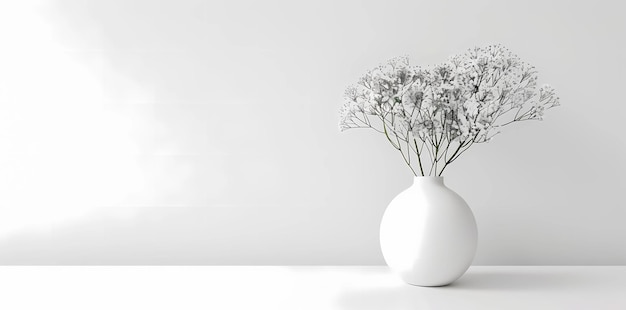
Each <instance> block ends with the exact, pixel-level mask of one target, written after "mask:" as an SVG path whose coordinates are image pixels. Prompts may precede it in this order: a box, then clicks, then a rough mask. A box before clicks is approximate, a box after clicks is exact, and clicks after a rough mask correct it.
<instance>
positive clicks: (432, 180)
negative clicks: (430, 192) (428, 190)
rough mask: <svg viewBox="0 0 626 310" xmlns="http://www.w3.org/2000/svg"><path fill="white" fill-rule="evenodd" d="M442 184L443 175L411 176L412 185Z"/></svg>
mask: <svg viewBox="0 0 626 310" xmlns="http://www.w3.org/2000/svg"><path fill="white" fill-rule="evenodd" d="M426 184H432V185H444V184H443V177H433V176H418V177H415V178H413V185H426Z"/></svg>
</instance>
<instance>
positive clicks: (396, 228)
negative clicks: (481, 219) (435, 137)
mask: <svg viewBox="0 0 626 310" xmlns="http://www.w3.org/2000/svg"><path fill="white" fill-rule="evenodd" d="M476 243H477V228H476V220H475V219H474V215H473V214H472V211H471V209H470V208H469V206H468V205H467V203H466V202H465V201H464V200H463V198H461V196H459V195H458V194H457V193H455V192H454V191H452V190H451V189H449V188H448V187H446V186H445V185H444V182H443V177H415V179H414V181H413V185H412V186H411V187H409V188H408V189H406V190H405V191H403V192H401V193H400V194H398V196H396V197H395V198H394V199H393V200H392V201H391V203H390V204H389V206H388V207H387V209H386V210H385V213H384V215H383V218H382V221H381V224H380V246H381V250H382V253H383V256H384V258H385V261H386V262H387V265H388V266H389V267H390V268H391V270H392V271H393V272H394V273H396V274H398V275H399V276H400V277H401V278H402V279H403V280H404V281H405V282H407V283H409V284H413V285H419V286H443V285H448V284H450V283H452V282H453V281H455V280H456V279H458V278H459V277H461V276H462V275H463V274H464V273H465V271H467V269H468V268H469V266H470V265H471V263H472V260H473V259H474V255H475V253H476Z"/></svg>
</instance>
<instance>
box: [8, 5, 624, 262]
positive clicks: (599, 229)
mask: <svg viewBox="0 0 626 310" xmlns="http://www.w3.org/2000/svg"><path fill="white" fill-rule="evenodd" d="M623 9H624V7H623V5H622V4H621V3H620V2H619V1H608V0H607V1H487V0H476V1H458V3H453V2H449V1H409V0H402V1H330V0H324V1H306V2H298V1H253V0H246V1H192V0H184V1H180V0H177V1H173V0H172V1H166V0H160V1H153V0H133V1H127V0H114V1H81V0H58V1H13V2H9V1H5V2H2V4H1V5H0V38H2V39H1V40H0V47H1V48H0V263H1V264H279V265H280V264H335V265H339V264H382V263H383V260H382V256H381V254H380V251H379V248H378V224H379V221H380V217H381V215H382V212H383V211H384V208H385V207H386V204H387V203H388V202H389V201H390V200H391V199H392V198H393V197H394V196H395V195H396V194H397V193H398V192H400V191H401V190H403V189H404V188H406V187H408V186H409V185H410V183H411V182H412V176H411V174H410V171H409V170H408V169H407V168H405V167H404V166H403V162H402V160H401V158H400V156H399V155H398V154H396V153H395V152H394V150H393V149H392V148H391V147H390V146H388V145H387V142H386V141H385V140H384V139H383V138H381V137H380V136H378V135H376V134H375V133H374V132H367V131H349V132H346V133H339V132H338V130H337V121H338V116H337V111H338V108H339V107H340V105H341V103H342V96H343V91H344V89H345V87H346V86H347V85H348V84H350V83H352V82H354V81H356V79H357V78H359V77H360V76H361V74H363V73H364V72H365V71H366V70H367V69H369V68H371V67H373V66H375V65H377V64H378V63H381V62H384V61H385V60H386V59H388V58H391V57H393V56H397V55H405V54H407V55H409V56H410V57H411V59H412V61H413V62H414V63H418V64H424V65H428V64H435V63H437V62H439V61H442V60H444V59H445V57H447V56H448V55H450V54H453V53H458V52H461V51H463V50H464V49H466V48H469V47H472V46H475V45H482V44H488V43H502V44H504V45H506V46H507V47H509V48H510V49H511V50H513V51H514V52H516V53H517V54H518V55H519V56H520V57H522V58H523V59H525V60H526V61H528V62H530V63H532V64H534V65H535V66H536V67H537V69H538V70H539V72H540V82H548V83H550V84H552V85H553V86H554V87H555V88H556V89H557V91H558V93H559V95H560V97H561V102H562V106H561V107H559V108H558V109H555V110H552V111H549V112H551V113H549V114H548V116H547V117H546V120H545V121H544V122H535V123H522V124H519V125H518V126H514V127H510V128H507V129H508V130H507V131H505V132H503V133H502V134H501V135H500V136H498V137H497V139H495V140H494V141H493V142H491V143H490V144H483V145H477V146H474V147H473V149H472V150H470V151H469V152H467V153H465V155H464V156H463V157H461V159H460V160H458V161H457V162H456V163H455V165H453V166H451V167H450V168H449V170H447V171H446V173H447V176H446V182H447V184H448V185H449V186H450V187H451V188H453V189H455V190H456V191H457V192H458V193H460V194H461V195H462V196H463V197H465V198H466V200H467V201H468V203H469V204H470V205H471V207H472V209H473V210H474V213H475V215H476V218H477V221H478V225H479V236H480V241H479V248H478V253H477V256H476V259H475V264H478V265H491V264H495V265H507V264H539V265H551V264H566V265H572V264H573V265H578V264H598V265H613V264H626V243H624V240H626V225H624V224H623V223H624V218H625V217H626V203H624V198H623V197H624V195H623V192H624V189H625V188H626V180H625V175H626V164H625V163H624V161H623V158H625V157H626V143H625V142H626V139H625V138H624V122H623V119H624V115H625V113H626V104H625V103H624V99H623V97H624V95H623V89H624V85H625V82H626V78H625V75H624V74H623V73H624V71H625V65H624V64H625V61H624V58H623V57H624V56H623V55H624V54H625V52H626V50H625V47H626V45H625V42H624V29H626V22H625V21H624V19H623V16H622V15H623Z"/></svg>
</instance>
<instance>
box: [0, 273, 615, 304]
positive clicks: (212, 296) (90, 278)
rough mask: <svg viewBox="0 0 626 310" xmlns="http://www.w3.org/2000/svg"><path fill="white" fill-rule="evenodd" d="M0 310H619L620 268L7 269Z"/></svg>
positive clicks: (1, 286)
mask: <svg viewBox="0 0 626 310" xmlns="http://www.w3.org/2000/svg"><path fill="white" fill-rule="evenodd" d="M0 309H63V310H66V309H107V310H110V309H116V310H117V309H185V310H186V309H272V310H280V309H290V310H295V309H355V310H356V309H359V310H368V309H385V310H392V309H626V266H594V267H582V266H497V267H496V266H472V267H470V269H469V270H468V271H467V273H466V274H465V275H464V276H463V277H461V278H460V279H459V280H457V281H456V282H454V283H453V284H451V285H449V286H445V287H417V286H411V285H407V284H405V283H403V282H402V281H400V280H399V279H398V278H397V277H395V276H394V275H393V274H392V273H391V272H390V271H389V269H388V268H387V267H384V266H293V267H290V266H159V267H157V266H5V267H0Z"/></svg>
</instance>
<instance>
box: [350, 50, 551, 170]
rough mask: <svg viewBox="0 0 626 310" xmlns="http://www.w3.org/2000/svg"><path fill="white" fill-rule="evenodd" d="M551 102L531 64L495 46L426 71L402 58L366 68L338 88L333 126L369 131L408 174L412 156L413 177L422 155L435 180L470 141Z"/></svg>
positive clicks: (536, 114) (534, 115) (536, 116)
mask: <svg viewBox="0 0 626 310" xmlns="http://www.w3.org/2000/svg"><path fill="white" fill-rule="evenodd" d="M558 105H559V98H558V97H557V95H556V92H555V91H554V89H553V88H552V87H550V86H549V85H543V86H541V87H539V88H537V71H536V70H535V68H534V67H532V66H531V65H529V64H527V63H524V62H523V61H521V60H520V59H519V57H517V56H516V55H514V54H512V53H511V52H510V51H509V50H508V49H506V48H505V47H503V46H501V45H489V46H486V47H475V48H472V49H469V50H467V51H466V52H464V53H461V54H458V55H453V56H451V57H450V58H449V59H448V61H446V62H444V63H442V64H439V65H436V66H434V67H432V68H431V69H423V68H420V67H418V66H411V65H410V64H409V58H408V57H406V56H402V57H396V58H392V59H391V60H389V61H388V62H387V63H385V64H383V65H380V66H378V67H376V68H374V69H372V70H370V71H368V72H367V73H366V74H365V75H364V76H363V77H362V78H360V79H359V81H358V83H357V84H356V85H354V86H350V87H348V89H346V93H345V103H344V105H343V106H342V108H341V109H340V121H339V127H340V129H341V130H342V131H343V130H346V129H350V128H373V129H375V130H376V131H378V132H380V133H383V134H385V135H386V138H387V139H388V140H389V141H390V142H391V143H392V145H393V146H394V147H395V148H396V149H398V150H399V151H400V152H401V153H402V156H403V158H404V160H405V162H406V163H407V164H408V165H409V167H410V168H411V170H412V171H413V173H414V174H416V175H417V174H418V173H417V172H416V170H417V169H413V166H412V165H416V163H415V160H413V161H412V162H411V156H412V155H411V154H412V153H413V154H414V155H413V157H417V161H418V163H417V164H418V167H419V170H417V171H418V172H419V174H421V175H425V174H426V172H425V171H424V165H423V162H422V159H424V160H426V158H429V159H430V160H431V167H430V171H429V172H428V174H429V175H431V174H433V173H434V174H435V175H441V172H443V170H444V169H445V167H447V165H448V164H450V163H451V162H452V161H454V160H455V159H456V158H458V156H460V154H461V153H463V152H464V151H465V150H466V149H467V148H469V147H470V146H471V145H472V144H474V143H481V142H487V141H490V140H491V139H492V138H493V137H494V136H495V135H496V134H497V133H499V131H497V132H495V131H494V130H495V129H496V128H500V127H502V126H505V125H508V124H511V123H513V122H517V121H523V120H541V119H542V117H543V116H544V113H545V110H547V109H550V108H553V107H556V106H558ZM452 144H454V146H452V148H455V149H450V148H451V145H452ZM440 152H441V153H440ZM443 152H445V153H443ZM424 153H427V154H424ZM449 153H450V154H449ZM448 155H449V156H448ZM439 164H440V165H439Z"/></svg>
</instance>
